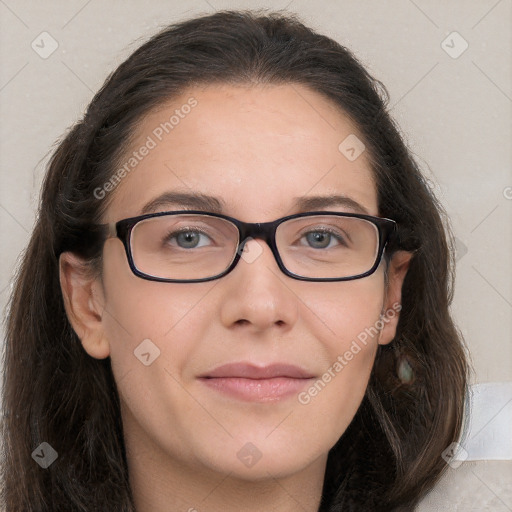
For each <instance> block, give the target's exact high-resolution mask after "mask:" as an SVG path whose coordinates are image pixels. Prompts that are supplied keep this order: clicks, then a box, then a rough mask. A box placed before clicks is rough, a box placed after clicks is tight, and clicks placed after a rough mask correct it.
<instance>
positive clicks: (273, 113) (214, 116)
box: [75, 84, 403, 479]
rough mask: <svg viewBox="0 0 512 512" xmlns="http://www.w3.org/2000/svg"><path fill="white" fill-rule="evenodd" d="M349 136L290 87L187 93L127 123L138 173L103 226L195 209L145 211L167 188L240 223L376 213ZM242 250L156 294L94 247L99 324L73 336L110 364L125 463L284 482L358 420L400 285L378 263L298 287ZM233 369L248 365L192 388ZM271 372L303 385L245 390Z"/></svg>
mask: <svg viewBox="0 0 512 512" xmlns="http://www.w3.org/2000/svg"><path fill="white" fill-rule="evenodd" d="M191 98H193V99H191ZM183 105H192V106H191V108H184V107H183ZM173 115H174V116H175V117H174V118H173V119H172V120H171V123H172V124H169V120H170V118H171V116H173ZM166 122H168V124H167V125H165V123H166ZM163 126H165V127H166V128H163ZM354 136H358V132H357V130H356V129H355V128H354V126H353V125H352V124H351V123H350V122H349V120H348V119H347V118H346V117H345V116H343V115H342V114H341V113H340V112H339V111H338V110H336V109H335V108H334V106H333V104H332V103H331V102H329V101H328V100H327V99H325V98H323V97H322V96H320V95H318V94H317V93H315V92H312V91H311V90H309V89H307V88H305V87H303V86H300V85H289V84H288V85H281V86H268V87H263V86H253V87H241V86H228V85H223V86H221V85H216V86H208V87H201V88H200V87H196V88H193V89H190V90H188V91H186V93H184V94H183V95H182V96H181V97H179V98H175V99H174V100H173V101H172V102H170V103H168V104H166V105H164V106H161V107H160V108H159V109H158V111H154V112H152V113H151V114H149V115H148V116H146V117H145V118H144V119H143V120H142V121H141V122H140V124H139V125H138V127H137V133H136V138H135V139H134V140H133V141H132V144H131V148H130V150H129V151H128V153H127V156H126V159H125V160H124V161H123V162H122V164H121V165H123V164H124V163H126V162H128V160H129V158H130V157H132V158H136V159H137V164H136V165H134V166H132V167H131V169H130V172H129V173H127V175H126V176H125V177H124V178H123V179H122V180H121V182H120V183H119V184H118V185H117V187H116V188H115V190H114V191H113V192H111V193H112V194H113V197H112V201H111V203H110V204H109V206H108V209H107V211H106V214H105V217H104V221H105V222H113V221H118V220H120V219H123V218H126V217H132V216H137V215H140V214H141V212H142V211H143V208H144V206H145V205H147V204H148V203H150V202H153V209H152V210H151V211H167V210H181V209H186V208H189V209H198V207H195V206H192V205H189V204H175V203H167V202H162V201H159V202H154V200H155V198H157V197H159V196H161V195H162V194H164V193H167V192H182V193H185V194H191V195H192V196H195V197H197V196H199V195H208V196H213V197H214V198H216V199H217V200H218V202H219V203H220V204H221V205H222V213H224V214H226V215H229V216H231V217H235V218H237V219H239V220H242V221H246V222H267V221H273V220H275V219H277V218H279V217H283V216H286V215H290V214H293V213H299V211H302V210H299V209H298V207H297V206H296V201H297V200H299V199H301V198H311V197H312V196H332V195H339V196H344V197H345V198H349V199H350V200H352V201H353V202H354V203H352V206H351V205H350V204H349V202H347V201H345V202H343V201H342V202H340V203H334V204H327V203H326V202H323V203H321V204H320V205H318V206H317V207H315V208H312V210H319V209H322V210H328V211H336V212H357V211H360V212H363V211H364V212H367V213H368V214H370V215H378V214H379V212H378V206H377V191H376V187H375V183H374V180H373V177H372V173H371V171H370V167H369V162H368V160H367V155H366V153H365V152H364V151H363V152H362V153H361V154H360V155H359V156H358V157H357V158H355V159H354V155H355V156H357V153H358V152H359V151H360V149H361V148H360V147H359V146H357V145H356V146H355V152H352V151H351V150H350V149H347V144H348V147H351V146H354V140H355V139H354ZM148 137H149V138H148ZM347 137H351V138H350V139H348V142H345V143H344V144H341V143H342V142H343V141H345V139H346V138H347ZM359 139H361V137H360V136H359ZM350 142H352V144H350ZM356 142H357V141H356ZM340 144H341V149H340ZM144 146H145V147H146V148H149V149H147V150H141V149H140V148H142V147H144ZM133 152H136V155H135V154H134V153H133ZM133 163H134V161H132V164H133ZM98 200H99V201H100V200H101V199H98ZM356 203H357V204H359V205H360V210H357V209H355V208H354V207H353V206H354V205H355V204H356ZM207 210H208V209H207ZM208 211H210V210H208ZM247 254H250V255H252V256H251V258H246V259H243V258H242V259H241V260H240V261H239V263H238V265H237V266H236V267H235V269H234V270H233V271H232V272H231V273H229V274H228V275H226V276H224V277H222V278H220V279H217V280H214V281H210V282H202V283H161V282H154V281H148V280H144V279H141V278H139V277H136V276H135V275H134V274H133V273H132V271H131V270H130V268H129V266H128V261H127V258H126V254H125V251H124V248H123V245H122V243H121V241H120V240H119V239H116V238H111V239H109V240H107V242H106V243H105V247H104V253H103V255H104V260H103V276H102V281H101V282H100V281H99V280H97V281H95V282H93V283H92V285H91V290H92V295H91V300H90V301H89V302H88V303H87V307H89V308H90V309H91V310H93V309H94V311H95V314H94V315H92V316H90V318H86V317H85V316H84V318H85V320H83V323H82V324H81V326H78V327H76V330H77V332H78V333H79V335H80V337H81V339H82V342H83V345H84V347H85V349H86V350H87V352H88V353H89V354H90V355H92V356H93V357H98V358H101V357H106V356H107V355H110V357H111V362H112V369H113V372H114V377H115V380H116V383H117V387H118V391H119V396H120V400H121V406H122V415H123V423H124V434H125V440H126V445H127V448H128V451H129V453H130V454H131V455H130V456H132V457H142V456H143V454H146V455H148V454H150V458H151V460H152V461H154V462H155V463H156V461H158V463H159V464H161V465H162V466H164V465H169V466H173V467H176V468H182V469H183V468H187V469H188V470H194V471H196V472H198V471H205V470H214V471H217V472H221V473H224V474H227V473H230V474H231V475H232V476H235V477H240V478H244V479H261V478H267V477H268V475H269V474H270V475H272V476H274V477H279V476H285V475H291V474H294V473H296V472H298V471H301V470H304V469H305V468H307V467H308V466H311V465H312V464H313V463H314V464H317V465H321V466H322V467H323V466H324V465H325V462H326V457H327V453H328V451H329V449H330V448H331V447H332V446H333V445H334V444H335V442H336V441H337V440H338V439H339V437H340V436H341V435H342V434H343V432H344V431H345V429H346V428H347V426H348V424H349V423H350V421H351V420H352V418H353V417H354V414H355V413H356V410H357V409H358V407H359V405H360V403H361V400H362V398H363V395H364V393H365V389H366V387H367V383H368V379H369V375H370V371H371V368H372V364H373V361H374V357H375V353H376V350H377V346H378V344H379V343H388V342H389V341H390V340H391V339H392V337H393V334H394V329H395V325H396V320H397V317H398V314H397V311H396V301H397V300H398V301H399V300H400V287H401V279H402V278H403V276H401V275H400V273H394V272H393V271H391V272H390V282H389V285H388V287H386V284H385V276H384V264H381V265H380V267H379V268H378V269H377V271H376V272H375V273H374V274H373V275H371V276H368V277H365V278H363V279H357V280H353V281H346V282H307V281H300V280H295V279H292V278H290V277H287V276H286V275H284V274H283V273H282V272H281V271H280V270H279V268H278V266H277V263H276V261H275V259H274V257H273V255H272V252H271V250H270V248H269V247H268V246H267V245H266V244H265V243H264V242H263V241H262V240H258V239H253V240H251V241H249V242H248V253H247ZM386 290H387V291H388V293H387V294H386ZM386 295H387V296H386ZM393 304H395V308H393ZM391 308H393V309H394V310H393V311H392V314H389V312H388V314H387V317H386V318H387V320H386V322H382V321H381V322H379V319H380V318H381V313H386V310H390V309H391ZM76 325H77V324H75V326H76ZM383 325H384V327H383ZM375 326H377V329H376V327H375ZM376 331H379V332H378V333H376ZM363 340H364V342H363ZM141 344H142V345H141ZM141 354H144V355H141ZM231 364H235V365H239V364H240V365H242V366H243V368H242V369H240V368H239V367H234V369H233V368H232V369H231V373H230V374H229V375H227V373H226V371H224V373H223V370H220V371H219V373H218V378H217V379H205V378H203V377H204V376H208V375H210V376H211V375H215V372H214V370H215V369H217V368H219V367H221V366H224V365H231ZM275 364H282V365H293V366H295V367H298V368H299V369H301V371H302V372H303V374H304V375H305V376H306V377H307V376H309V377H310V378H301V379H297V378H296V379H295V380H293V383H292V384H290V379H285V378H282V379H281V380H279V381H278V380H274V381H270V380H269V379H263V380H261V381H260V382H259V383H258V382H256V381H255V380H252V381H249V379H245V378H244V377H246V376H247V374H244V371H245V370H244V368H247V366H248V367H259V368H262V367H268V366H269V365H275ZM244 365H245V366H244ZM237 372H238V373H237ZM277 373H279V370H278V371H277ZM285 373H286V372H285V371H284V370H283V371H281V374H282V375H281V376H282V377H285V375H284V374H285ZM220 377H225V378H224V379H222V378H220ZM236 377H240V378H238V379H236ZM229 378H231V380H229ZM319 379H320V380H321V381H322V384H318V380H319ZM272 382H273V383H274V384H275V385H273V384H272ZM276 383H277V384H276ZM315 383H316V387H315ZM237 386H240V388H241V389H242V391H241V392H240V393H233V392H232V391H233V388H234V387H237ZM283 390H288V391H290V390H292V391H290V392H289V393H284V392H283ZM315 390H316V391H315ZM183 470H185V469H183Z"/></svg>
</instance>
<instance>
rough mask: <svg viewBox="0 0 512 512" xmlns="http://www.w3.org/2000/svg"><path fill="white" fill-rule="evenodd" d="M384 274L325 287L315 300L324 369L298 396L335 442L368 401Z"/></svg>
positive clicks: (311, 301)
mask: <svg viewBox="0 0 512 512" xmlns="http://www.w3.org/2000/svg"><path fill="white" fill-rule="evenodd" d="M383 294H384V278H383V275H382V274H381V273H380V272H379V273H376V274H374V275H372V276H369V277H368V278H366V279H362V280H355V281H348V282H344V283H340V284H339V285H337V286H336V289H333V290H328V289H327V288H324V290H323V293H322V295H320V294H319V295H318V296H317V297H316V299H314V300H313V299H310V306H311V309H313V310H314V311H315V313H316V314H317V315H318V316H319V317H320V318H321V320H322V322H323V324H324V325H323V327H319V328H318V330H317V337H319V336H320V332H322V333H323V336H322V338H321V339H322V349H323V351H324V354H323V356H324V360H325V361H327V362H326V364H325V366H324V368H323V373H322V374H321V375H320V377H319V378H318V379H316V380H315V381H314V382H313V383H312V385H311V386H310V387H309V388H307V389H306V390H305V391H304V392H303V393H301V395H300V396H299V402H300V403H301V404H302V405H303V406H304V408H306V409H308V410H309V412H310V414H311V415H312V416H313V417H315V416H318V417H322V418H323V419H324V420H325V422H323V423H322V425H319V428H320V429H321V430H323V431H324V432H323V434H324V435H326V436H329V437H330V438H331V439H332V441H333V442H335V441H336V440H337V439H338V438H339V436H340V435H341V434H342V433H343V432H344V430H345V429H346V427H347V426H348V424H349V423H350V421H351V420H352V418H353V416H354V415H355V413H356V412H357V409H358V407H359V405H360V403H361V401H362V399H363V396H364V394H365V391H366V387H367V384H368V379H369V376H370V372H371V369H372V366H373V362H374V359H375V354H376V350H377V346H378V332H379V329H378V328H379V322H378V321H379V318H380V315H381V311H382V306H383Z"/></svg>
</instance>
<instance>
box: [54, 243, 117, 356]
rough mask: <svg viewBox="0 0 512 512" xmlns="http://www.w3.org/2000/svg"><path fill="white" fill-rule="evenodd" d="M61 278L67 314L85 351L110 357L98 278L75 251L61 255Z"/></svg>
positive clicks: (93, 354)
mask: <svg viewBox="0 0 512 512" xmlns="http://www.w3.org/2000/svg"><path fill="white" fill-rule="evenodd" d="M59 277H60V287H61V291H62V297H63V299H64V308H65V310H66V314H67V316H68V319H69V322H70V323H71V326H72V327H73V330H74V331H75V332H76V334H77V336H78V337H79V338H80V341H81V342H82V346H83V347H84V349H85V351H86V352H87V353H88V354H89V355H90V356H91V357H94V358H96V359H104V358H106V357H108V356H109V355H110V346H109V343H108V341H107V339H106V337H105V334H104V329H103V323H102V319H103V309H104V308H103V305H102V304H104V303H105V301H104V297H103V292H102V288H101V285H100V283H99V281H98V279H97V278H95V277H93V276H92V275H91V272H90V270H89V268H88V267H87V264H86V262H85V261H84V260H82V259H81V258H79V257H78V256H76V255H75V254H73V253H71V252H64V253H62V254H61V255H60V257H59Z"/></svg>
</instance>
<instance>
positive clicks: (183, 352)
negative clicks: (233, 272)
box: [102, 240, 213, 386]
mask: <svg viewBox="0 0 512 512" xmlns="http://www.w3.org/2000/svg"><path fill="white" fill-rule="evenodd" d="M111 242H112V246H111V247H109V251H108V253H107V251H105V253H106V254H107V256H106V257H105V261H104V287H105V290H106V293H105V297H106V302H105V308H104V314H103V320H102V323H103V327H104V333H105V336H106V337H107V340H108V342H109V345H110V356H111V360H112V369H113V371H114V375H115V376H116V380H117V378H119V380H121V379H122V378H123V377H124V376H125V375H127V374H128V373H130V374H131V376H132V377H134V378H137V379H138V382H140V384H141V386H143V385H145V384H147V385H148V386H149V385H150V383H154V382H155V379H156V373H155V372H154V371H148V369H151V370H154V369H155V368H156V367H157V366H158V367H160V368H162V369H163V368H168V369H169V370H170V371H172V369H179V368H180V367H182V366H183V364H184V362H185V361H186V360H187V359H188V357H189V354H190V353H192V352H193V350H194V347H195V343H196V341H195V340H197V339H199V336H198V333H199V332H200V330H201V323H200V317H199V318H198V313H197V311H198V310H199V309H200V308H197V306H198V303H199V302H200V299H201V297H202V296H204V295H205V294H207V293H208V289H209V288H211V287H212V286H213V285H212V284H211V283H204V285H203V286H198V285H196V286H195V287H192V286H191V285H186V284H178V283H176V284H172V283H158V282H155V281H148V280H145V279H141V278H139V277H137V276H135V275H134V274H133V273H132V271H131V270H130V268H129V265H128V262H127V259H126V255H125V252H124V248H123V247H122V244H121V243H120V242H119V241H115V240H112V241H111ZM196 308H197V309H196ZM166 375H167V374H165V375H161V376H160V378H161V379H163V380H166V381H167V380H168V378H169V376H168V375H167V376H166Z"/></svg>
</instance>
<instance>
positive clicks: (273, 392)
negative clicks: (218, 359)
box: [199, 363, 314, 402]
mask: <svg viewBox="0 0 512 512" xmlns="http://www.w3.org/2000/svg"><path fill="white" fill-rule="evenodd" d="M313 378H314V374H312V373H310V372H308V371H307V370H305V369H303V368H300V367H298V366H294V365H290V364H281V363H278V364H271V365H267V366H254V365H251V364H246V363H233V364H226V365H222V366H219V367H217V368H215V369H214V370H211V371H209V372H207V373H206V374H204V375H201V376H200V377H199V380H200V382H202V383H203V384H205V385H206V386H207V387H208V388H210V389H212V390H214V391H216V392H219V393H221V394H223V395H225V396H228V397H231V398H235V399H239V400H244V401H252V402H275V401H278V400H283V399H285V398H289V397H291V396H293V395H296V394H297V393H299V392H300V391H301V390H302V389H303V388H304V387H305V386H306V385H307V384H309V382H310V380H311V379H313Z"/></svg>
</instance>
